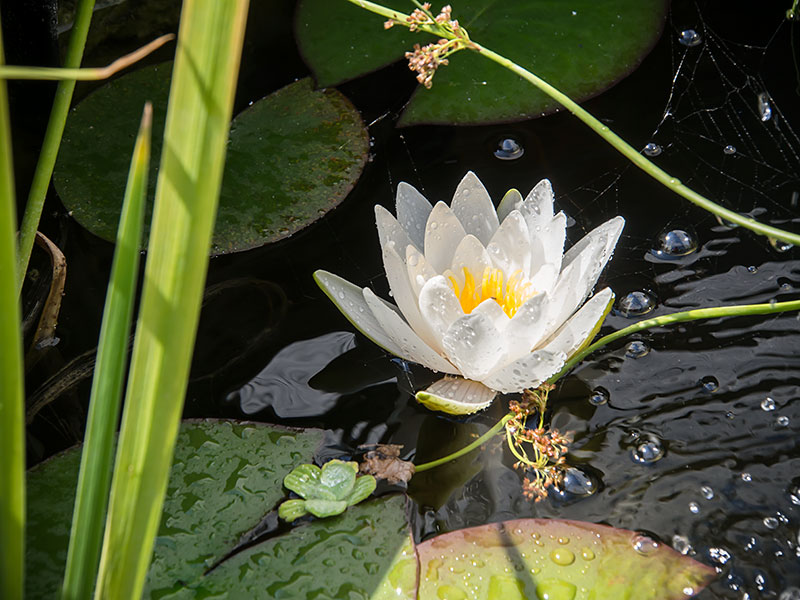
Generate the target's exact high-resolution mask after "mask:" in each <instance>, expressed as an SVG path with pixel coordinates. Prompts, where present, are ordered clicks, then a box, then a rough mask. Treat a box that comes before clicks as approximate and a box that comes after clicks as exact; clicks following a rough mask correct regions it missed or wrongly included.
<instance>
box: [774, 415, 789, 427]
mask: <svg viewBox="0 0 800 600" xmlns="http://www.w3.org/2000/svg"><path fill="white" fill-rule="evenodd" d="M775 425H777V426H778V427H788V426H789V417H787V416H786V415H779V416H778V417H777V418H776V419H775Z"/></svg>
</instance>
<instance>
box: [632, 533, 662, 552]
mask: <svg viewBox="0 0 800 600" xmlns="http://www.w3.org/2000/svg"><path fill="white" fill-rule="evenodd" d="M631 544H632V545H633V549H634V550H635V551H636V552H638V553H639V554H641V555H642V556H650V555H651V554H653V552H655V551H656V550H658V542H657V541H655V540H654V539H653V538H651V537H649V536H647V535H643V534H640V533H639V534H636V535H635V536H633V539H632V540H631Z"/></svg>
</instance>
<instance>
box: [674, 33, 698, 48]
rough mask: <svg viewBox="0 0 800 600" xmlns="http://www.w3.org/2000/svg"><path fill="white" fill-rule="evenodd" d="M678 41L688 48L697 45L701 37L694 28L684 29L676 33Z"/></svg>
mask: <svg viewBox="0 0 800 600" xmlns="http://www.w3.org/2000/svg"><path fill="white" fill-rule="evenodd" d="M678 41H679V42H680V43H681V44H683V45H684V46H686V47H688V48H692V47H694V46H697V45H699V44H700V43H701V42H702V41H703V38H702V37H700V34H699V33H697V32H696V31H695V30H694V29H684V30H683V31H681V32H680V33H679V34H678Z"/></svg>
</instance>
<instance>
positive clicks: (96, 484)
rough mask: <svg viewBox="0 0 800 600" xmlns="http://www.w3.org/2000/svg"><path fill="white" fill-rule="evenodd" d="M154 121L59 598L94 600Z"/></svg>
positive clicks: (108, 309) (133, 174)
mask: <svg viewBox="0 0 800 600" xmlns="http://www.w3.org/2000/svg"><path fill="white" fill-rule="evenodd" d="M152 121H153V107H152V105H151V104H150V103H147V104H146V105H145V107H144V112H143V114H142V122H141V125H140V126H139V134H138V136H137V138H136V144H135V146H134V149H133V157H132V158H131V167H130V171H129V173H128V183H127V186H126V188H125V198H124V200H123V203H122V214H121V215H120V221H119V229H118V231H117V247H116V250H115V251H114V262H113V265H112V266H111V277H110V280H109V282H108V291H107V293H106V303H105V308H104V311H103V324H102V325H101V327H100V342H99V345H98V349H97V366H96V368H95V371H94V380H93V381H92V393H91V396H90V399H89V417H88V420H87V422H86V437H85V441H84V446H83V452H82V454H81V470H80V475H79V476H78V490H77V496H76V499H75V509H74V513H73V518H72V534H71V535H70V539H69V551H68V553H67V567H66V572H65V575H64V585H63V587H62V590H61V597H62V598H69V599H70V600H72V599H75V600H79V599H81V598H89V597H91V595H92V590H93V589H94V581H95V575H96V574H97V564H98V561H99V560H100V548H101V545H102V541H103V525H104V523H105V520H104V519H103V518H102V517H103V516H104V515H105V512H106V508H107V504H108V490H109V486H110V484H111V467H112V464H113V457H114V432H115V431H116V428H117V419H118V418H119V407H120V403H121V400H122V384H123V381H124V377H125V366H126V362H127V361H126V357H127V355H128V336H129V335H130V330H131V318H132V316H133V305H134V301H135V299H136V280H137V277H138V274H139V243H140V240H141V237H142V224H143V222H144V209H145V200H146V197H147V175H148V169H149V166H150V130H151V126H152Z"/></svg>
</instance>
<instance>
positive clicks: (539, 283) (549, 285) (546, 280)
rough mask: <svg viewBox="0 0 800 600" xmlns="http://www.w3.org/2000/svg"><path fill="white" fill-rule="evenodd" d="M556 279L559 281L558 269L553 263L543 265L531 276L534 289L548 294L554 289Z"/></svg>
mask: <svg viewBox="0 0 800 600" xmlns="http://www.w3.org/2000/svg"><path fill="white" fill-rule="evenodd" d="M556 281H558V270H557V269H556V266H555V265H551V264H546V265H542V267H541V268H540V269H539V270H538V271H536V272H535V273H534V274H533V275H531V277H530V282H531V285H532V286H533V289H535V290H537V291H538V292H542V293H544V292H547V293H548V294H549V293H551V292H552V291H553V287H554V286H555V284H556Z"/></svg>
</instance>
